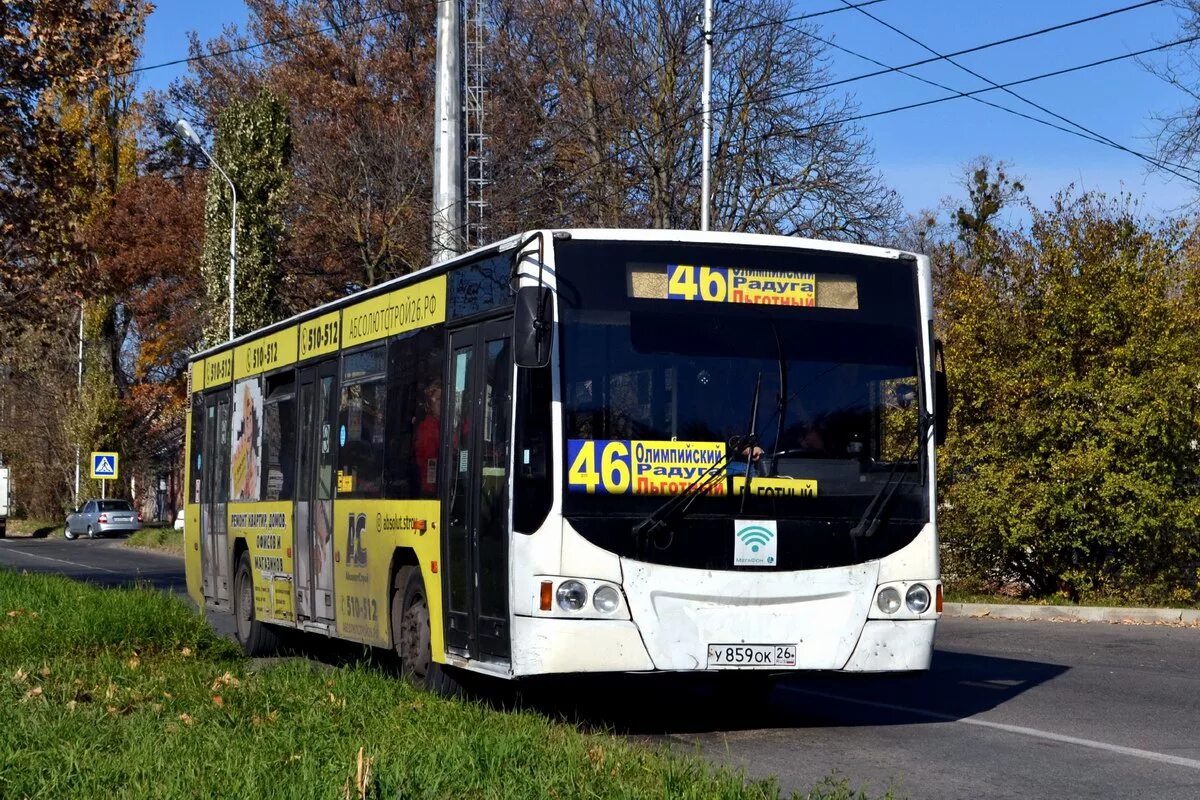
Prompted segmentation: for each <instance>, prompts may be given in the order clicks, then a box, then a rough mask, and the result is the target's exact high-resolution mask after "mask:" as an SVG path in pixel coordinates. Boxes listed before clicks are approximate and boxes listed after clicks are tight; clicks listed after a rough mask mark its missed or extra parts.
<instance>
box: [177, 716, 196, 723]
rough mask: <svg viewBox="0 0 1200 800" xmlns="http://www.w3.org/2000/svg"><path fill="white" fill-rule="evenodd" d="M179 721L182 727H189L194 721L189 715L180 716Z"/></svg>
mask: <svg viewBox="0 0 1200 800" xmlns="http://www.w3.org/2000/svg"><path fill="white" fill-rule="evenodd" d="M179 721H180V722H182V723H183V724H184V725H191V724H192V723H193V722H195V720H194V719H192V715H191V714H180V715H179Z"/></svg>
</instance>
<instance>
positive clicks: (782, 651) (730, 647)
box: [708, 644, 796, 669]
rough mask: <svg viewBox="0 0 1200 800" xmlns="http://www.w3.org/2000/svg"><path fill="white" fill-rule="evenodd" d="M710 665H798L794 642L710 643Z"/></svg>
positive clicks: (739, 667)
mask: <svg viewBox="0 0 1200 800" xmlns="http://www.w3.org/2000/svg"><path fill="white" fill-rule="evenodd" d="M708 666H709V667H710V668H712V667H723V668H733V669H753V668H755V667H794V666H796V645H794V644H710V645H709V646H708Z"/></svg>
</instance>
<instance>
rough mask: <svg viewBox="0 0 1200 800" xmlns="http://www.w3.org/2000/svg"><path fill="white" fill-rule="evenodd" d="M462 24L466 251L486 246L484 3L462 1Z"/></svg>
mask: <svg viewBox="0 0 1200 800" xmlns="http://www.w3.org/2000/svg"><path fill="white" fill-rule="evenodd" d="M465 3H466V7H465V8H464V9H463V11H464V14H463V16H464V21H463V76H464V80H463V105H464V109H463V117H464V120H465V122H466V139H467V151H466V152H467V180H466V208H465V212H466V235H465V236H464V237H463V241H464V243H465V244H466V246H467V247H468V248H470V247H482V246H483V245H484V244H485V238H486V237H485V232H486V231H487V226H486V225H485V224H484V215H485V214H486V213H487V200H486V199H485V197H484V190H485V189H486V188H487V184H488V176H487V136H486V135H485V134H484V132H483V112H484V108H483V107H484V98H485V96H486V94H487V77H486V75H485V74H484V71H483V64H484V50H483V47H484V41H483V0H465Z"/></svg>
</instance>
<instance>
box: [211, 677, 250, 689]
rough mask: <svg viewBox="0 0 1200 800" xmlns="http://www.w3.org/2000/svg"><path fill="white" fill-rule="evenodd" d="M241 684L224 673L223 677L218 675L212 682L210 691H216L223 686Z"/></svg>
mask: <svg viewBox="0 0 1200 800" xmlns="http://www.w3.org/2000/svg"><path fill="white" fill-rule="evenodd" d="M241 685H242V682H241V681H239V680H238V679H237V678H235V677H233V675H231V674H230V673H228V672H226V673H225V674H224V675H218V676H217V677H216V678H215V679H214V680H213V682H212V687H211V688H212V691H214V692H215V691H216V690H217V689H220V688H222V687H225V686H241Z"/></svg>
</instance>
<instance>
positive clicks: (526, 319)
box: [513, 286, 554, 368]
mask: <svg viewBox="0 0 1200 800" xmlns="http://www.w3.org/2000/svg"><path fill="white" fill-rule="evenodd" d="M515 315H516V318H515V320H514V325H513V328H514V330H513V355H514V357H515V359H516V362H517V366H518V367H537V368H540V367H544V366H546V365H547V364H549V363H550V347H551V345H552V344H553V343H554V313H553V304H552V303H551V302H550V290H549V289H548V288H546V287H545V286H522V287H521V288H520V289H518V290H517V297H516V311H515Z"/></svg>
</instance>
